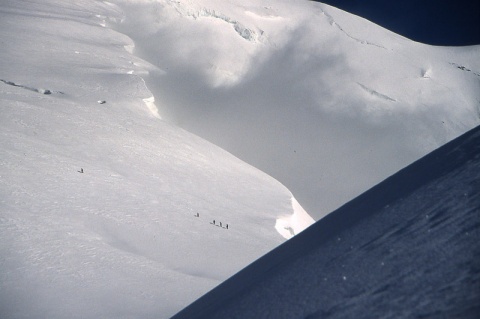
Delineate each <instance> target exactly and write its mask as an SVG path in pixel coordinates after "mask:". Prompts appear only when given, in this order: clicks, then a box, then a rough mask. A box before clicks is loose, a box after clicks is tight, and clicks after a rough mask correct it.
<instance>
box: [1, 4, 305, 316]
mask: <svg viewBox="0 0 480 319" xmlns="http://www.w3.org/2000/svg"><path fill="white" fill-rule="evenodd" d="M122 18H123V13H122V11H121V10H120V9H119V8H118V7H117V6H115V5H113V4H110V3H108V2H102V1H91V0H83V1H60V0H48V1H45V0H38V1H37V0H32V1H15V0H11V1H2V2H1V4H0V41H1V46H0V80H1V81H0V112H1V113H0V114H1V115H0V287H1V288H0V317H1V318H127V317H128V318H131V317H135V318H140V317H141V318H150V317H155V318H166V317H168V316H170V315H173V314H174V313H175V312H177V311H179V310H180V309H182V308H183V307H185V306H186V305H187V304H188V303H190V302H192V301H193V300H195V299H196V298H198V297H199V296H201V295H202V294H203V293H205V292H206V291H208V290H209V289H211V288H213V287H214V286H215V285H217V284H218V283H220V282H222V281H223V280H224V279H225V278H227V277H229V276H231V275H232V274H234V273H235V272H237V271H238V270H240V269H241V268H243V267H244V266H246V265H247V264H248V263H250V262H251V261H253V260H254V259H256V258H258V257H259V256H261V255H263V254H264V253H266V252H268V251H269V250H271V249H272V248H274V247H276V246H277V245H279V244H280V243H282V242H283V241H285V238H284V237H287V238H289V237H291V236H292V233H298V232H299V231H300V230H301V229H302V227H303V228H304V227H306V226H308V225H310V224H311V223H312V222H313V220H312V219H311V218H310V217H309V216H308V214H306V213H305V212H304V211H303V209H301V207H299V205H298V203H297V202H296V201H295V199H293V197H292V195H291V193H290V192H289V191H288V190H287V189H286V188H285V187H284V186H282V185H281V184H280V183H278V182H277V181H276V180H274V179H273V178H271V177H269V176H267V175H266V174H264V173H262V172H261V171H259V170H257V169H255V168H253V167H251V166H249V165H247V164H245V163H244V162H242V161H240V160H238V159H237V158H235V157H234V156H232V155H231V154H229V153H227V152H225V151H223V150H221V149H220V148H218V147H216V146H214V145H213V144H211V143H209V142H206V141H205V140H203V139H201V138H199V137H197V136H195V135H193V134H191V133H188V132H186V131H184V130H183V129H180V128H178V127H176V126H173V125H171V124H168V123H166V122H165V121H163V120H161V119H160V116H159V114H158V112H157V109H156V106H155V103H154V102H155V101H154V99H153V97H152V93H151V92H150V91H149V90H148V89H147V87H146V85H145V82H144V80H143V79H142V76H145V75H146V74H147V73H148V72H149V71H150V70H152V69H155V67H153V66H151V65H150V64H148V63H147V62H145V61H143V60H141V59H139V58H137V57H135V56H134V55H132V54H131V53H130V52H131V51H132V49H133V47H134V43H133V41H132V40H131V39H130V38H128V37H127V36H125V35H123V34H121V33H118V32H116V31H113V30H112V29H110V28H108V27H106V25H107V23H108V22H110V23H113V22H115V21H118V22H119V21H120V20H121V19H122ZM294 209H296V210H295V211H294ZM197 216H198V217H197ZM290 221H291V222H290ZM279 223H280V225H281V226H282V227H280V226H279ZM220 225H221V226H223V227H220ZM227 225H228V229H227ZM279 232H280V233H279Z"/></svg>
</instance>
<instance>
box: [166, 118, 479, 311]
mask: <svg viewBox="0 0 480 319" xmlns="http://www.w3.org/2000/svg"><path fill="white" fill-rule="evenodd" d="M479 190H480V127H477V128H476V129H474V130H472V131H470V132H468V133H466V134H464V135H463V136H461V137H460V138H458V139H456V140H454V141H452V142H450V143H448V144H447V145H445V146H443V147H441V148H440V149H438V150H436V151H434V152H432V153H431V154H429V155H427V156H425V157H424V158H422V159H420V160H418V161H417V162H415V163H413V164H412V165H410V166H408V167H407V168H405V169H403V170H401V171H400V172H398V173H396V174H395V175H393V176H391V177H389V178H388V179H386V180H385V181H383V182H382V183H380V184H378V185H377V186H375V187H373V188H372V189H370V190H369V191H367V192H365V193H364V194H362V195H361V196H359V197H357V198H355V199H354V200H352V201H350V202H349V203H347V204H346V205H344V206H342V207H341V208H339V209H338V210H336V211H335V212H333V213H331V214H329V215H328V216H327V217H325V218H324V219H322V220H320V221H318V222H317V223H316V224H315V225H313V226H312V227H310V228H308V229H307V230H306V231H304V232H303V233H301V234H299V235H298V236H296V237H295V238H293V239H291V240H290V241H288V242H286V243H285V244H283V245H281V246H280V247H278V248H276V249H275V250H273V251H272V252H270V253H268V254H267V255H265V256H264V257H262V258H260V259H259V260H257V261H256V262H254V263H253V264H251V265H250V266H248V267H247V268H246V269H244V270H242V271H241V272H239V273H238V274H236V275H235V276H233V277H232V278H230V279H228V280H227V281H225V282H224V283H222V284H221V285H220V286H218V287H217V288H215V289H214V290H213V291H211V292H210V293H208V294H206V295H205V296H203V297H202V298H201V299H199V300H198V301H196V302H195V303H194V304H192V305H190V306H189V307H187V308H186V309H185V310H183V311H182V312H180V313H179V314H177V315H176V316H174V317H173V318H174V319H186V318H188V319H200V318H201V319H216V318H219V319H220V318H221V319H226V318H236V319H243V318H245V319H251V318H256V319H261V318H265V319H266V318H277V319H282V318H285V319H287V318H288V319H296V318H298V319H304V318H308V319H321V318H355V319H356V318H472V319H473V318H478V313H479V310H480V289H479V288H480V259H479V258H478V256H480V192H479Z"/></svg>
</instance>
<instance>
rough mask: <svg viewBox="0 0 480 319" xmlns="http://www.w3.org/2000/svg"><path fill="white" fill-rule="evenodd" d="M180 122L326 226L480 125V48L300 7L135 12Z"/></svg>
mask: <svg viewBox="0 0 480 319" xmlns="http://www.w3.org/2000/svg"><path fill="white" fill-rule="evenodd" d="M114 1H115V2H118V3H119V5H120V7H122V8H123V9H124V11H125V19H124V20H123V22H122V23H118V24H116V25H114V27H115V28H117V29H118V30H119V31H121V32H123V33H125V34H127V35H128V36H130V37H131V38H132V39H133V40H134V41H135V44H136V49H135V54H137V55H139V56H140V57H142V58H144V59H145V60H147V61H149V62H150V63H152V64H154V65H156V66H157V67H158V68H159V69H161V71H159V70H157V71H152V72H150V74H149V75H148V76H146V77H145V80H146V82H147V85H148V87H149V89H150V90H151V91H152V92H153V95H154V96H155V101H156V103H158V107H159V114H160V116H161V117H162V118H164V119H165V120H167V121H171V122H173V123H176V124H178V125H179V126H181V127H183V128H185V129H187V130H188V131H191V132H193V133H195V134H197V135H199V136H201V137H203V138H205V139H207V140H209V141H211V142H213V143H214V144H216V145H219V146H221V147H222V148H224V149H226V150H228V151H229V152H231V153H233V154H234V155H235V156H238V157H239V158H241V159H242V160H245V161H246V162H248V163H250V164H252V165H254V166H255V167H257V168H259V169H261V170H262V171H265V172H267V173H268V174H270V175H271V176H273V177H275V178H276V179H278V180H279V181H280V182H281V183H282V184H284V185H285V186H287V187H288V189H289V190H291V191H292V192H293V194H294V195H295V197H296V198H297V200H298V201H299V203H301V204H302V206H303V207H304V208H305V210H306V211H307V212H308V213H309V214H311V215H312V216H313V217H314V218H315V219H319V218H321V217H323V216H325V215H326V214H327V213H329V212H331V211H332V210H334V209H336V208H338V207H339V206H340V205H342V204H344V203H345V202H347V201H348V200H350V199H352V198H353V197H355V196H357V195H358V194H360V193H362V192H364V191H365V190H367V189H368V188H370V187H372V186H373V185H375V184H377V183H378V182H380V181H381V180H383V179H385V178H386V177H388V176H389V175H391V174H393V173H394V172H396V171H398V170H399V169H401V168H403V167H405V166H406V165H408V164H410V163H411V162H413V161H414V160H416V159H418V158H420V157H422V156H423V155H425V154H427V153H428V152H430V151H432V150H434V149H436V148H437V147H439V146H440V145H443V144H444V143H446V142H448V141H449V140H452V139H453V138H455V137H457V136H459V135H461V134H462V133H464V132H466V131H468V130H469V129H471V128H473V127H475V126H477V125H478V124H480V119H479V110H480V89H479V88H480V46H471V47H456V48H446V47H433V46H428V45H424V44H421V43H415V42H413V41H411V40H408V39H406V38H404V37H401V36H399V35H397V34H394V33H392V32H390V31H388V30H385V29H383V28H381V27H379V26H377V25H375V24H373V23H371V22H369V21H367V20H365V19H362V18H359V17H356V16H354V15H351V14H348V13H346V12H343V11H341V10H338V9H336V8H333V7H330V6H327V5H324V4H320V3H313V2H309V1H304V0H301V1H298V0H278V1H270V0H242V1H240V0H229V1H225V0H196V1H191V0H178V1H169V0H152V1H147V0H135V1H122V0H114Z"/></svg>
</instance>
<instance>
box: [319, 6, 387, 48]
mask: <svg viewBox="0 0 480 319" xmlns="http://www.w3.org/2000/svg"><path fill="white" fill-rule="evenodd" d="M320 10H321V11H322V14H323V15H324V16H325V17H326V18H327V20H328V22H329V23H330V25H331V26H333V27H336V28H337V29H338V30H340V31H341V32H342V33H343V34H345V35H346V36H347V37H349V38H350V39H352V40H355V41H357V42H358V43H361V44H366V45H373V46H375V47H377V48H381V49H385V50H387V48H386V47H384V46H382V45H379V44H376V43H372V42H369V41H367V40H361V39H359V38H356V37H354V36H352V35H350V34H349V33H348V32H346V31H345V30H344V29H343V28H342V26H341V25H339V24H338V23H337V22H335V20H334V19H333V17H332V16H331V15H329V14H328V13H326V12H325V11H323V10H322V9H320Z"/></svg>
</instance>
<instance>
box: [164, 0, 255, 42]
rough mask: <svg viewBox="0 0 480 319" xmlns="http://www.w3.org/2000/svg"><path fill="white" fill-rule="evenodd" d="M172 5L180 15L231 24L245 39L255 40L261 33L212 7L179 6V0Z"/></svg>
mask: <svg viewBox="0 0 480 319" xmlns="http://www.w3.org/2000/svg"><path fill="white" fill-rule="evenodd" d="M172 5H173V6H174V7H175V9H176V10H177V12H178V13H180V14H181V15H183V16H187V17H191V18H193V19H195V20H196V19H199V18H202V17H207V18H214V19H219V20H222V21H224V22H226V23H228V24H230V25H231V26H233V29H234V30H235V32H236V33H237V34H238V35H239V36H241V37H242V38H244V39H245V40H247V41H251V42H256V41H258V40H259V37H260V35H262V34H263V31H262V30H259V33H260V34H258V33H257V32H256V31H254V30H252V29H250V28H247V27H246V26H244V25H243V24H242V23H240V22H239V21H237V20H234V19H232V18H230V17H228V16H227V15H225V14H223V13H221V12H217V11H216V10H214V9H207V8H202V9H200V10H191V9H186V8H183V7H182V6H180V2H177V1H175V2H173V4H172Z"/></svg>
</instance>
